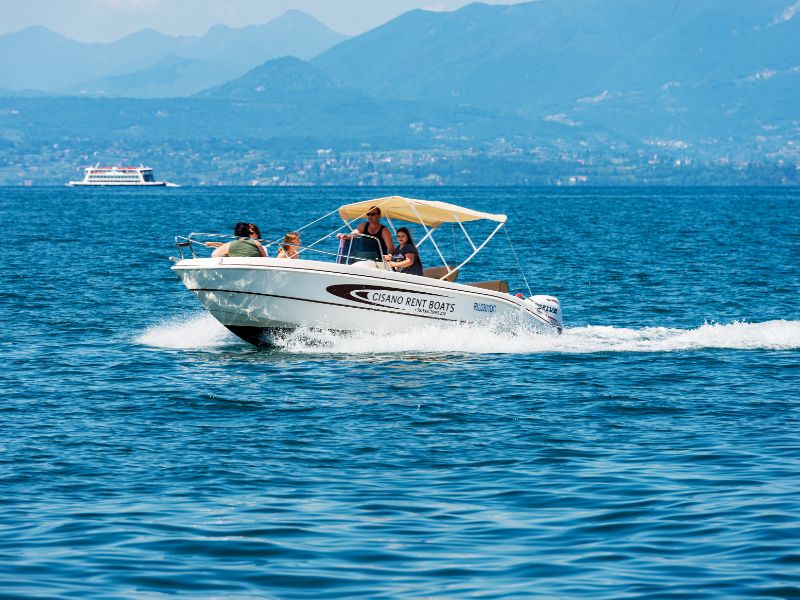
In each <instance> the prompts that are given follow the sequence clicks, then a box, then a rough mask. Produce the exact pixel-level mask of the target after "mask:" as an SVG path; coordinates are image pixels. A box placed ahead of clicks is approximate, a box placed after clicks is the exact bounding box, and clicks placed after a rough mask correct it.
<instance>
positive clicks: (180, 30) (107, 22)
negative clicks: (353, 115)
mask: <svg viewBox="0 0 800 600" xmlns="http://www.w3.org/2000/svg"><path fill="white" fill-rule="evenodd" d="M470 1H472V0H2V2H0V8H2V11H0V12H2V20H0V35H2V34H4V33H10V32H12V31H19V30H20V29H24V28H26V27H29V26H31V25H44V26H45V27H47V28H48V29H51V30H53V31H56V32H58V33H61V34H63V35H66V36H67V37H70V38H73V39H76V40H80V41H82V42H108V41H112V40H115V39H118V38H120V37H123V36H125V35H127V34H129V33H133V32H135V31H139V30H140V29H145V28H151V29H155V30H157V31H160V32H162V33H167V34H171V35H176V34H183V35H187V34H189V35H202V34H203V33H205V32H206V31H207V30H208V28H209V27H211V26H212V25H216V24H218V23H224V24H226V25H229V26H231V27H244V26H245V25H255V24H262V23H266V22H267V21H269V20H271V19H274V18H275V17H278V16H280V15H281V14H283V13H284V12H286V11H287V10H289V9H293V8H294V9H297V10H302V11H304V12H307V13H308V14H310V15H312V16H314V17H316V18H317V19H319V20H320V21H322V22H323V23H325V24H326V25H328V26H329V27H331V28H332V29H335V30H336V31H340V32H342V33H345V34H347V35H355V34H358V33H362V32H364V31H366V30H368V29H371V28H373V27H375V26H377V25H380V24H382V23H385V22H386V21H388V20H390V19H392V18H394V17H396V16H397V15H399V14H401V13H404V12H406V11H408V10H411V9H412V8H424V9H428V10H436V11H446V10H455V9H457V8H460V7H461V6H464V5H465V4H469V3H470ZM518 1H519V0H483V2H486V3H489V4H515V3H517V2H518Z"/></svg>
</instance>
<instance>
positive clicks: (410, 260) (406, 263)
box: [389, 253, 414, 269]
mask: <svg viewBox="0 0 800 600" xmlns="http://www.w3.org/2000/svg"><path fill="white" fill-rule="evenodd" d="M413 264H414V255H413V254H411V253H408V254H406V258H405V260H397V261H389V266H390V267H394V268H396V269H403V268H405V267H410V266H411V265H413Z"/></svg>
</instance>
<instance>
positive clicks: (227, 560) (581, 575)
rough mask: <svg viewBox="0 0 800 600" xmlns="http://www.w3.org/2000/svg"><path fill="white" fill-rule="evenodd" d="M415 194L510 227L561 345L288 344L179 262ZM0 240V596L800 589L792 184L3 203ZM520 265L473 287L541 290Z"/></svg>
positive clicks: (203, 192) (52, 198) (798, 305)
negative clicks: (192, 239)
mask: <svg viewBox="0 0 800 600" xmlns="http://www.w3.org/2000/svg"><path fill="white" fill-rule="evenodd" d="M389 192H392V193H394V192H400V193H405V194H407V195H413V196H423V197H430V198H434V199H441V200H447V201H454V202H457V203H462V204H466V205H468V206H471V207H474V208H477V209H484V210H490V211H493V212H501V211H502V212H505V213H507V214H508V215H509V218H510V219H509V223H510V232H511V237H512V240H513V243H514V245H515V247H516V249H517V252H518V254H519V257H520V260H521V261H522V262H523V264H524V265H525V272H526V274H527V275H528V278H529V281H530V283H531V287H532V288H533V289H534V291H535V292H541V293H548V294H555V295H557V296H558V297H559V298H560V299H561V302H562V305H563V307H564V311H565V313H566V320H567V329H566V331H565V333H564V335H562V336H560V337H555V336H541V335H540V336H534V335H523V336H518V337H512V338H509V337H508V336H506V335H504V334H500V333H496V332H492V331H489V330H471V329H461V330H444V331H437V330H421V331H403V332H398V333H397V334H396V335H395V336H392V337H389V338H379V337H376V336H370V335H367V334H354V335H338V336H336V335H327V334H324V333H319V332H313V331H305V332H299V333H298V334H297V335H295V336H293V337H291V338H289V339H287V340H286V342H285V344H284V347H283V348H281V349H280V350H277V351H264V350H258V349H256V348H254V347H251V346H248V345H247V344H245V343H243V342H240V341H238V340H237V339H236V338H234V337H232V336H230V335H229V334H228V333H227V332H226V331H225V330H224V329H222V328H221V327H220V326H218V325H217V324H216V323H215V322H214V321H213V320H212V319H211V318H210V317H207V316H205V314H204V313H203V312H202V310H201V309H200V308H199V306H198V304H197V303H196V300H195V299H194V297H193V296H192V295H191V294H190V293H189V292H187V291H186V290H185V289H184V288H183V287H182V285H181V284H180V282H179V281H178V280H177V279H176V278H175V277H174V276H173V274H172V273H171V271H170V270H169V266H170V263H169V262H168V260H167V257H168V256H169V255H173V254H175V253H176V250H175V248H174V247H173V246H172V237H173V236H174V235H175V234H178V233H187V232H189V231H225V232H227V231H228V230H230V229H231V227H232V225H233V224H234V223H235V222H236V221H239V220H247V221H254V222H256V223H258V224H259V225H260V226H261V228H262V231H263V232H264V233H265V235H267V236H270V237H277V236H279V235H281V234H283V233H284V232H285V231H287V230H289V229H291V228H294V227H296V226H298V225H299V224H302V223H303V222H305V221H307V220H310V218H311V217H312V216H317V215H320V214H323V213H325V212H327V211H329V210H331V209H332V208H334V207H336V206H338V205H339V204H341V203H343V202H346V201H350V200H358V199H365V198H368V197H371V196H377V195H382V194H385V193H389ZM0 222H1V223H2V231H3V242H4V244H3V256H2V260H1V261H0V269H2V277H0V327H1V328H2V338H1V339H0V348H2V357H3V363H2V367H3V368H2V370H0V393H1V394H2V401H1V402H0V490H1V491H2V494H0V596H3V597H14V598H20V597H34V596H35V597H48V598H53V597H72V598H118V597H146V598H158V597H162V596H174V595H179V596H186V597H199V598H207V597H216V598H255V597H259V598H260V597H267V598H332V597H373V598H398V597H424V598H465V597H479V598H516V597H542V598H682V599H685V598H749V597H766V598H797V597H800V301H799V300H798V298H799V297H800V296H798V292H800V272H799V270H798V265H800V191H798V190H784V189H760V190H759V189H744V190H740V189H717V190H713V189H685V190H666V189H660V190H639V189H605V190H577V189H576V190H537V189H488V188H481V189H412V190H365V189H336V188H333V189H330V188H325V189H280V190H271V189H268V190H264V189H249V188H227V189H226V188H223V189H180V190H159V191H141V190H136V191H121V192H119V191H114V192H113V193H112V192H109V191H103V190H72V189H61V188H42V189H13V188H4V189H0ZM310 233H312V232H308V234H305V235H304V240H306V241H307V240H308V239H309V238H310V237H311V236H310V235H309V234H310ZM496 242H497V243H496V244H494V243H493V245H492V247H491V248H492V250H491V251H490V252H489V253H487V255H486V256H485V257H484V259H483V261H479V262H478V263H477V264H476V265H475V267H474V269H473V271H472V273H471V275H473V276H474V277H472V278H474V279H485V278H492V277H496V276H498V275H499V274H506V275H507V276H508V277H509V278H510V280H511V284H512V287H514V288H517V289H521V288H524V286H525V284H524V281H523V280H522V279H521V277H520V276H519V275H518V274H516V273H515V269H516V267H515V262H514V258H513V255H512V254H511V253H510V252H509V251H508V248H507V242H506V240H505V238H504V237H502V238H499V239H497V240H496ZM448 244H450V242H448ZM448 247H449V246H448ZM423 258H425V259H427V260H428V262H432V258H431V257H430V256H426V255H424V254H423ZM467 277H470V275H467Z"/></svg>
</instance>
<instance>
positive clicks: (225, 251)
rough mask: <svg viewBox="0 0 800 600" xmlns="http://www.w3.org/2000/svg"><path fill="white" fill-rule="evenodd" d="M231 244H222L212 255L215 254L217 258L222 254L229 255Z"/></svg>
mask: <svg viewBox="0 0 800 600" xmlns="http://www.w3.org/2000/svg"><path fill="white" fill-rule="evenodd" d="M230 246H231V243H230V242H227V243H225V244H222V245H221V246H220V247H219V248H217V249H216V250H214V251H213V252H212V253H211V256H214V257H216V258H219V257H220V256H228V249H229V248H230Z"/></svg>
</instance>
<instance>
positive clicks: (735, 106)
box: [312, 0, 800, 136]
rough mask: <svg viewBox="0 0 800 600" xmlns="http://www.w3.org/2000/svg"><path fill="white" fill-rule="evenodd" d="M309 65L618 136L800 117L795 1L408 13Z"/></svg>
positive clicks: (562, 4) (354, 83)
mask: <svg viewBox="0 0 800 600" xmlns="http://www.w3.org/2000/svg"><path fill="white" fill-rule="evenodd" d="M795 15H797V16H795ZM312 62H313V64H314V65H315V66H317V67H319V68H321V69H322V70H324V71H326V72H327V73H328V74H329V75H331V76H332V77H333V79H334V80H335V81H337V82H338V83H340V84H341V85H346V86H348V87H352V88H355V89H360V90H362V91H364V92H365V93H369V94H372V95H374V96H376V97H387V96H388V97H395V98H401V99H405V100H417V101H429V100H434V99H435V100H437V101H439V102H442V101H444V102H450V103H453V104H466V105H474V106H479V107H483V108H487V109H492V110H498V111H503V112H507V113H513V114H518V115H523V116H527V117H530V118H534V119H547V120H549V121H552V122H561V123H563V124H565V125H566V126H571V127H578V126H580V125H581V124H582V123H586V122H587V121H591V122H593V123H594V124H595V125H601V124H602V125H605V126H609V125H613V126H615V127H616V126H619V127H620V128H621V129H623V130H624V131H625V134H626V135H636V136H647V135H661V134H664V133H667V132H668V131H670V126H672V125H675V127H672V128H671V130H672V131H673V133H682V132H689V133H699V132H701V131H703V132H705V133H713V134H715V135H722V134H724V133H725V132H727V131H728V130H729V129H730V127H732V126H735V125H736V124H737V123H738V125H740V126H741V125H742V119H743V118H744V120H745V123H744V124H745V125H746V126H747V127H750V128H757V127H759V126H760V125H761V124H762V122H763V121H773V120H781V119H783V120H786V119H788V120H791V119H795V118H797V117H798V116H800V115H799V114H798V113H799V112H800V111H798V109H797V108H796V107H793V106H792V102H791V98H792V96H794V97H795V98H796V97H798V92H800V68H798V67H800V11H798V4H797V2H796V1H795V0H760V1H759V2H752V1H750V0H694V1H693V2H681V1H677V2H663V1H662V0H541V1H537V2H530V3H525V4H516V5H512V6H500V5H492V6H489V5H485V4H472V5H468V6H466V7H464V8H462V9H461V10H458V11H455V12H452V13H438V12H428V11H422V10H415V11H411V12H409V13H406V14H404V15H402V16H400V17H398V18H396V19H394V20H393V21H390V22H389V23H387V24H385V25H383V26H382V27H378V28H376V29H374V30H371V31H369V32H367V33H364V34H362V35H360V36H357V37H355V38H352V39H350V40H347V41H345V42H343V43H341V44H338V45H337V46H335V47H333V48H331V49H330V50H328V51H326V52H324V53H323V54H322V55H320V56H318V57H317V58H315V59H313V61H312ZM778 81H780V84H779V85H778ZM787 111H788V112H787ZM731 116H732V117H733V118H728V117H731ZM670 118H672V119H677V121H672V122H670V121H669V119H670ZM665 119H666V120H665ZM709 119H710V120H709Z"/></svg>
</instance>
